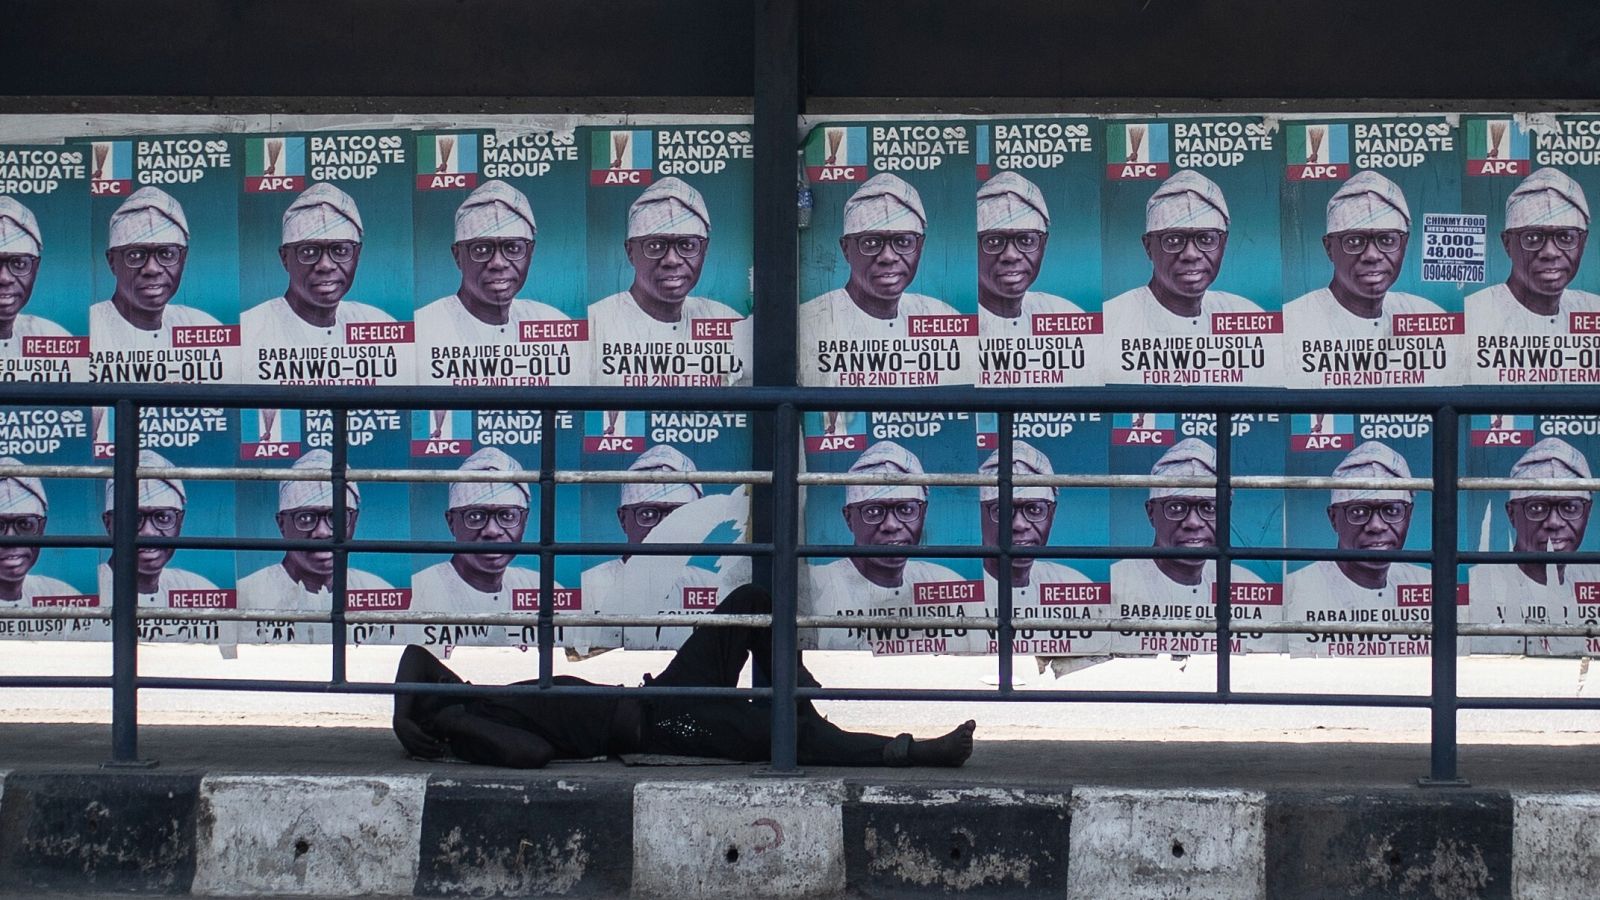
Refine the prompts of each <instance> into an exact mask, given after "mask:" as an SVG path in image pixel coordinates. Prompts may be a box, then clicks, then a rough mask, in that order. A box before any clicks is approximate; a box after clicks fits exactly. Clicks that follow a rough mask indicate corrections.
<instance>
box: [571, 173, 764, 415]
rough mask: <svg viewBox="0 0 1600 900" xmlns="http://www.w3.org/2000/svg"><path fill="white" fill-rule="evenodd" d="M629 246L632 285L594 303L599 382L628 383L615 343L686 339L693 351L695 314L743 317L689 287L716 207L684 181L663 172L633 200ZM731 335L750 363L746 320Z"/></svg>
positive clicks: (701, 262) (744, 375)
mask: <svg viewBox="0 0 1600 900" xmlns="http://www.w3.org/2000/svg"><path fill="white" fill-rule="evenodd" d="M623 248H624V250H625V251H626V253H627V255H628V263H629V264H630V265H631V266H633V282H632V284H630V285H629V286H628V289H627V290H625V291H619V292H618V293H615V294H612V295H610V296H609V297H604V298H602V299H600V300H596V301H595V302H594V303H591V304H590V305H589V328H590V332H589V340H590V343H591V346H592V347H593V348H594V351H593V353H592V354H591V360H592V368H593V371H594V383H595V384H622V383H623V375H624V373H623V372H621V371H613V370H612V368H611V366H609V365H608V361H612V362H614V361H615V358H616V356H617V355H618V351H617V350H616V349H615V348H616V346H617V345H621V344H633V345H644V344H649V343H655V342H665V343H670V344H677V345H683V346H682V349H680V350H678V351H677V352H680V353H687V352H688V349H689V346H690V345H692V344H694V343H696V342H697V340H698V339H697V338H696V337H695V335H694V334H693V332H692V328H693V323H694V322H695V321H696V320H700V319H724V320H727V319H733V320H739V321H740V322H742V320H743V319H744V316H743V315H742V314H740V313H739V312H737V311H736V310H734V308H733V307H731V306H729V305H727V304H726V303H720V302H718V301H716V300H711V299H709V298H706V297H695V296H692V295H691V294H690V292H691V291H693V290H694V288H695V285H697V284H699V283H700V273H701V272H702V271H703V270H704V268H705V264H706V255H707V254H708V253H709V252H710V249H711V213H710V212H709V211H708V210H707V209H706V201H705V198H704V197H702V196H701V195H700V192H699V191H697V190H695V189H694V188H693V187H691V186H690V185H689V184H688V183H686V182H684V181H683V180H681V179H678V178H671V177H669V178H663V179H661V180H660V181H657V182H655V183H654V184H652V185H650V187H648V188H646V189H645V190H644V193H642V194H640V195H639V198H638V199H637V200H635V201H633V204H632V205H631V206H629V207H628V237H627V240H625V241H624V242H623ZM731 340H732V341H733V344H734V349H733V351H732V352H733V353H734V355H736V356H738V357H739V358H740V359H741V360H744V361H746V362H748V359H749V341H750V335H749V334H748V333H747V332H746V331H745V328H744V326H743V325H742V324H741V325H739V326H738V327H736V328H735V329H734V332H733V336H732V338H731ZM608 344H610V345H612V347H610V348H608V347H607V345H608ZM741 347H742V349H741ZM746 369H747V370H746V371H744V372H739V373H729V374H730V375H731V376H732V377H731V378H730V380H729V383H737V382H739V381H745V380H748V377H749V372H748V367H746Z"/></svg>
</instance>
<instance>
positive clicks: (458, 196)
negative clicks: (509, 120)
mask: <svg viewBox="0 0 1600 900" xmlns="http://www.w3.org/2000/svg"><path fill="white" fill-rule="evenodd" d="M416 141H417V182H416V194H415V196H414V197H413V199H412V213H413V215H414V216H415V222H414V234H415V241H416V247H415V249H416V280H417V286H416V292H415V297H416V326H417V350H416V352H417V375H416V378H417V383H418V384H441V385H463V386H466V385H498V386H511V385H523V386H529V387H548V386H550V385H571V384H587V383H588V380H589V357H588V352H587V349H588V329H589V324H588V318H587V315H588V300H589V297H588V259H587V256H586V250H587V237H586V234H585V223H586V209H585V207H586V198H585V195H586V192H587V189H586V187H585V185H586V179H585V174H586V173H585V169H584V161H583V159H582V158H581V156H580V154H579V147H578V142H577V137H576V134H575V132H573V131H572V130H570V129H569V130H567V131H549V130H541V129H535V128H525V129H517V130H509V129H508V130H506V131H501V132H494V131H485V132H481V133H478V132H448V133H436V132H424V133H422V134H419V135H417V136H416Z"/></svg>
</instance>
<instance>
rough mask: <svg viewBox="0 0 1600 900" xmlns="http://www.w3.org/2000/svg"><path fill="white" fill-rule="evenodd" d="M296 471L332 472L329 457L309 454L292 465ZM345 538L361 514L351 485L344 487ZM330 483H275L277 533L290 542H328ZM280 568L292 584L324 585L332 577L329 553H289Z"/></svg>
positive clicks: (357, 491) (323, 452) (358, 493)
mask: <svg viewBox="0 0 1600 900" xmlns="http://www.w3.org/2000/svg"><path fill="white" fill-rule="evenodd" d="M290 468H291V469H294V470H296V471H314V470H320V471H322V472H327V471H328V470H330V469H332V468H333V454H332V453H329V452H328V451H327V450H321V449H318V450H312V451H310V452H308V453H306V454H305V455H304V456H301V457H300V458H299V459H297V460H295V461H294V465H293V466H291V467H290ZM345 510H346V512H345V537H346V538H350V537H353V536H355V531H356V516H357V515H359V514H360V511H361V491H360V489H359V488H357V487H356V485H355V483H354V482H346V483H345ZM333 532H334V528H333V483H332V482H329V481H280V482H278V533H279V534H281V535H283V536H284V537H285V538H288V539H290V540H307V539H310V540H330V539H332V537H333ZM283 567H284V568H285V569H287V570H288V572H289V574H290V575H292V576H294V578H295V580H296V581H306V580H311V581H316V582H326V581H327V580H328V579H330V578H332V577H333V551H332V550H290V551H287V552H286V553H284V554H283Z"/></svg>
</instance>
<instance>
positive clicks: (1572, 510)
mask: <svg viewBox="0 0 1600 900" xmlns="http://www.w3.org/2000/svg"><path fill="white" fill-rule="evenodd" d="M1510 477H1512V478H1525V479H1530V480H1531V479H1546V478H1560V479H1564V478H1589V477H1591V476H1590V475H1589V461H1588V460H1587V459H1584V458H1583V454H1582V453H1579V452H1578V449H1577V448H1576V447H1574V446H1572V445H1571V444H1569V443H1567V442H1566V441H1563V440H1562V439H1560V438H1553V437H1552V438H1545V439H1544V440H1542V441H1540V442H1539V443H1537V444H1534V445H1533V446H1532V447H1529V448H1528V452H1527V453H1524V454H1522V458H1521V459H1518V460H1517V462H1516V464H1515V465H1513V466H1512V467H1511V475H1510ZM1592 506H1593V500H1592V498H1591V496H1590V494H1589V492H1588V491H1563V490H1558V489H1553V488H1550V487H1544V486H1539V487H1535V486H1532V485H1530V486H1529V487H1528V488H1526V489H1524V490H1516V491H1512V492H1511V499H1510V500H1508V501H1506V515H1507V516H1508V517H1509V518H1510V519H1511V530H1512V532H1513V533H1514V535H1515V537H1514V539H1513V543H1512V549H1513V550H1517V551H1521V552H1527V553H1534V552H1539V551H1545V550H1549V551H1554V552H1558V553H1571V552H1573V551H1576V550H1577V549H1578V546H1579V545H1580V544H1582V543H1583V533H1584V532H1585V531H1587V530H1588V528H1589V512H1590V510H1591V508H1592Z"/></svg>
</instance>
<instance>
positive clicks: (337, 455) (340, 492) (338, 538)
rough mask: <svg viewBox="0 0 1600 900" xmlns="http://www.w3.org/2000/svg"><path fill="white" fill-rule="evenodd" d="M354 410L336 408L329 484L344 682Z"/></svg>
mask: <svg viewBox="0 0 1600 900" xmlns="http://www.w3.org/2000/svg"><path fill="white" fill-rule="evenodd" d="M349 429H350V410H348V409H344V408H343V407H341V408H339V409H335V410H333V459H332V461H331V462H330V463H329V473H328V474H329V479H328V481H329V486H330V487H331V488H332V489H333V511H332V516H333V606H332V609H331V611H330V613H331V614H330V619H331V621H332V623H333V629H332V630H333V648H332V649H333V682H334V684H343V683H345V681H346V677H347V669H346V659H345V650H346V648H347V647H348V646H349V636H350V634H349V625H348V624H347V623H346V622H345V620H344V614H345V609H346V607H347V598H346V597H345V593H346V589H347V588H348V587H349V586H350V571H349V569H350V553H349V551H348V549H347V546H346V545H347V544H348V543H349V541H350V528H349V523H348V522H347V521H346V520H347V518H348V516H349V498H348V497H346V496H345V490H346V488H345V485H346V483H347V482H346V477H345V470H346V469H348V468H349V467H350V434H349Z"/></svg>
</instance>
